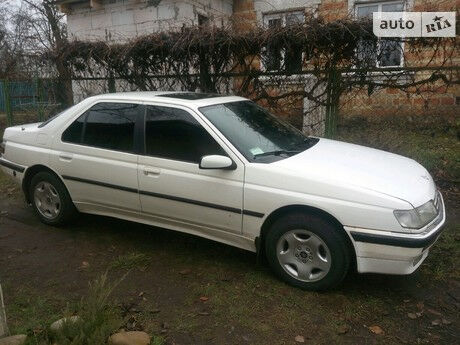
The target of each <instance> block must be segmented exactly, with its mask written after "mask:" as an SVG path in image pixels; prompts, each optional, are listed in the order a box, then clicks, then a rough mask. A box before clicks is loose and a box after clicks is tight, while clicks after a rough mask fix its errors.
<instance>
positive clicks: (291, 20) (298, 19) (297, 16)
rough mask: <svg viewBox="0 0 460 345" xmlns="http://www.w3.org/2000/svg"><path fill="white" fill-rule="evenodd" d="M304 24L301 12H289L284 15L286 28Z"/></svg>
mask: <svg viewBox="0 0 460 345" xmlns="http://www.w3.org/2000/svg"><path fill="white" fill-rule="evenodd" d="M304 22H305V16H304V14H303V13H302V12H291V13H287V14H286V26H289V25H296V24H297V25H298V24H303V23H304Z"/></svg>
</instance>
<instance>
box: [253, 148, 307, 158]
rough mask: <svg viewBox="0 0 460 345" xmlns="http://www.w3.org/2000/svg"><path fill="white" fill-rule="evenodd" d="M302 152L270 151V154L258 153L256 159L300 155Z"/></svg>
mask: <svg viewBox="0 0 460 345" xmlns="http://www.w3.org/2000/svg"><path fill="white" fill-rule="evenodd" d="M300 152H301V151H299V150H292V151H288V150H277V151H268V152H263V153H258V154H256V155H254V159H256V158H259V157H266V156H281V155H288V156H290V155H295V154H297V153H300Z"/></svg>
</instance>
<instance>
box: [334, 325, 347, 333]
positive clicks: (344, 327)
mask: <svg viewBox="0 0 460 345" xmlns="http://www.w3.org/2000/svg"><path fill="white" fill-rule="evenodd" d="M349 330H350V327H348V326H347V325H340V326H339V327H338V328H337V333H338V334H345V333H347V332H348V331H349Z"/></svg>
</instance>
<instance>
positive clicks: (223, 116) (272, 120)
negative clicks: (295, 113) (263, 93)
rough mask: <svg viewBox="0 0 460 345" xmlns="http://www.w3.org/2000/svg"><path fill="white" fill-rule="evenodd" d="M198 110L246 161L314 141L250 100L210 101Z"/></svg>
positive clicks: (267, 159)
mask: <svg viewBox="0 0 460 345" xmlns="http://www.w3.org/2000/svg"><path fill="white" fill-rule="evenodd" d="M199 110H200V111H201V112H202V113H203V115H204V116H206V118H207V119H208V120H209V121H211V122H212V124H213V125H214V126H216V127H217V129H219V131H220V132H221V133H222V134H223V135H224V136H225V137H226V138H227V139H228V140H229V141H230V142H231V143H232V144H233V145H234V146H235V147H236V148H237V149H238V151H240V152H241V153H242V154H243V155H244V157H246V159H247V160H248V161H250V162H257V163H271V162H274V161H277V160H281V159H285V158H287V157H290V156H292V155H294V154H297V153H300V152H302V151H304V150H306V149H308V148H310V147H311V146H313V145H315V144H316V143H317V142H318V139H316V138H310V137H307V136H305V135H304V134H303V133H302V132H301V131H299V130H297V129H296V128H295V127H293V126H291V125H289V124H288V123H286V122H284V121H281V120H280V119H278V118H276V117H275V116H273V115H271V114H270V113H269V112H268V111H267V110H265V109H264V108H262V107H260V106H258V105H257V104H256V103H254V102H252V101H239V102H230V103H224V104H216V105H210V106H206V107H201V108H200V109H199Z"/></svg>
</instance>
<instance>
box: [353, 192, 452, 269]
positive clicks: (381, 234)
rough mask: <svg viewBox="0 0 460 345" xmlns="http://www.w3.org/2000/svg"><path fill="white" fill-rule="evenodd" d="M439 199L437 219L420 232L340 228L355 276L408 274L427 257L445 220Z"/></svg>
mask: <svg viewBox="0 0 460 345" xmlns="http://www.w3.org/2000/svg"><path fill="white" fill-rule="evenodd" d="M439 196H440V201H441V202H440V205H439V213H438V215H437V217H436V218H435V219H434V220H433V221H432V222H431V223H430V224H429V225H427V226H426V228H425V229H423V231H422V232H420V233H413V234H411V233H396V232H388V231H378V230H370V229H360V228H355V227H347V226H346V227H344V228H345V230H346V231H347V233H348V235H349V236H350V239H351V241H352V242H353V245H354V248H355V252H356V261H357V270H358V272H359V273H385V274H411V273H412V272H414V271H415V270H416V269H417V268H418V267H419V266H420V265H421V264H422V262H423V261H424V260H425V258H426V257H427V256H428V252H429V249H430V248H431V246H432V245H433V244H434V243H435V242H436V240H437V239H438V238H439V236H440V234H441V232H442V230H443V228H444V224H445V221H446V211H445V207H444V200H443V199H442V195H441V194H440V193H439Z"/></svg>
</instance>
